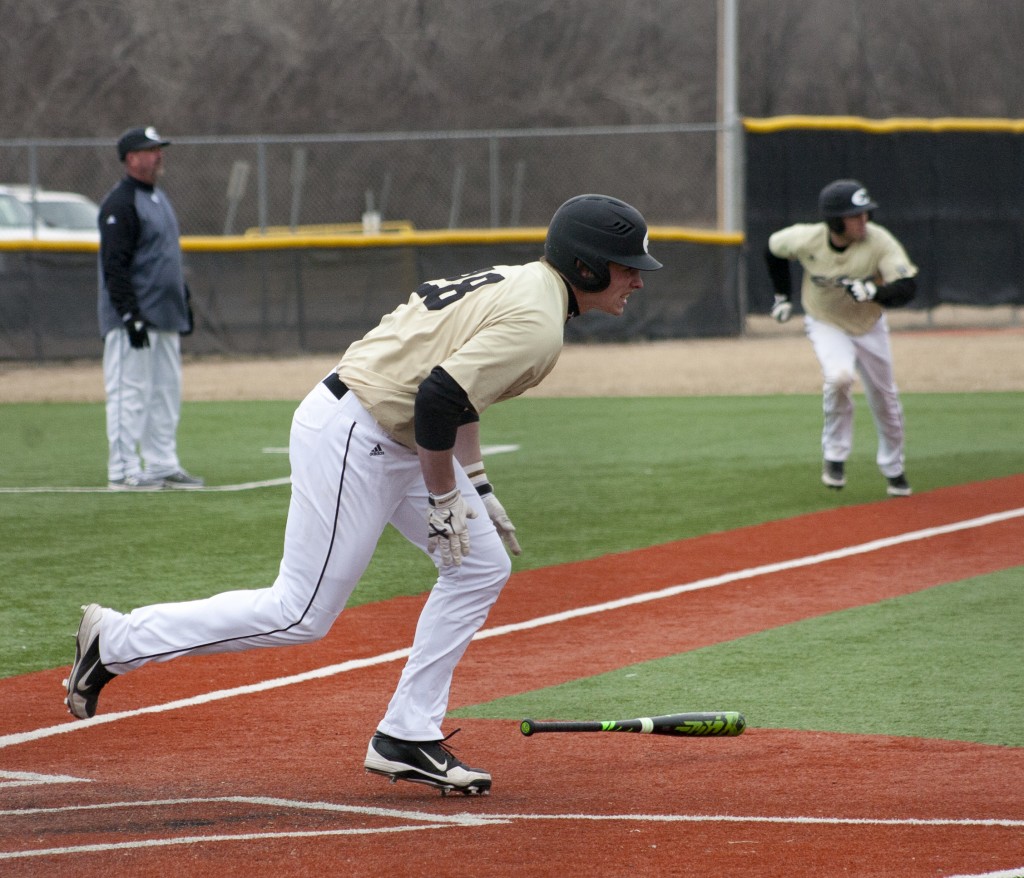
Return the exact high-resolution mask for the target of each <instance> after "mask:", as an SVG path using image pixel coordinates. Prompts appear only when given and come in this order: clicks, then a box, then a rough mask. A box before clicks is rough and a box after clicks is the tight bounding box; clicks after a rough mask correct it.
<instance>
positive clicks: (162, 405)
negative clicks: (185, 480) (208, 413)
mask: <svg viewBox="0 0 1024 878" xmlns="http://www.w3.org/2000/svg"><path fill="white" fill-rule="evenodd" d="M149 350H150V355H149V357H150V385H149V398H148V400H147V402H146V412H145V424H144V427H143V430H142V436H141V437H140V450H141V452H142V459H143V461H144V462H145V466H146V474H147V475H150V476H152V477H154V478H159V477H161V476H169V475H171V474H172V473H176V472H177V471H178V470H180V469H181V464H180V462H179V461H178V447H177V434H178V421H179V419H180V417H181V336H179V335H178V333H176V332H160V331H158V330H155V329H151V330H149Z"/></svg>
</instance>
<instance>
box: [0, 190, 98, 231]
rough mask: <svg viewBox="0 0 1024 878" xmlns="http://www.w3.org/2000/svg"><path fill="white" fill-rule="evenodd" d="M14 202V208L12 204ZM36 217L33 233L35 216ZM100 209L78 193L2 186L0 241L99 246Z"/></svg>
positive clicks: (0, 198)
mask: <svg viewBox="0 0 1024 878" xmlns="http://www.w3.org/2000/svg"><path fill="white" fill-rule="evenodd" d="M12 202H13V204H12ZM33 213H34V214H35V217H36V222H35V229H34V230H33V225H32V216H33ZM99 213H100V208H99V205H98V204H96V202H94V201H93V200H92V199H90V198H86V197H85V196H84V195H79V194H78V193H77V192H54V191H51V190H49V189H36V190H35V191H33V190H32V187H31V186H0V238H4V239H6V240H11V239H15V238H19V239H20V238H29V239H33V238H34V239H38V240H40V241H94V242H97V243H98V242H99V239H100V233H99V227H98V225H97V220H98V218H99Z"/></svg>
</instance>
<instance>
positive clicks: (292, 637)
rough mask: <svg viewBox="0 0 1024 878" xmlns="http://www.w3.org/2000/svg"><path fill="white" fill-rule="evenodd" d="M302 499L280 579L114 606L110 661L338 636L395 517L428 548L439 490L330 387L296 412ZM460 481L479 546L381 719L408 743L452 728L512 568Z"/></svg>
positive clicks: (446, 578) (426, 623) (430, 601)
mask: <svg viewBox="0 0 1024 878" xmlns="http://www.w3.org/2000/svg"><path fill="white" fill-rule="evenodd" d="M289 453H290V459H291V466H292V496H291V503H290V506H289V510H288V521H287V524H286V526H285V539H284V553H283V557H282V559H281V565H280V570H279V572H278V576H277V579H276V581H275V582H274V584H273V585H272V586H271V587H269V588H262V589H254V590H248V591H230V592H225V593H222V594H219V595H216V596H214V597H211V598H207V599H204V600H197V601H187V602H183V603H175V604H157V605H154V606H149V607H143V608H141V609H137V610H134V611H133V612H131V613H129V614H127V615H125V614H122V613H119V612H116V611H114V610H109V609H108V610H104V614H103V621H102V627H101V632H100V653H101V658H102V661H103V663H104V664H105V665H106V666H107V667H108V668H109V669H110V670H111V671H112V672H114V673H123V672H125V671H128V670H131V669H134V668H138V667H140V666H142V665H144V664H146V663H147V662H151V661H166V660H169V659H172V658H176V657H178V656H182V655H197V654H200V653H216V652H233V651H240V650H246V649H252V648H256V647H265V646H283V645H287V644H296V643H305V642H310V641H314V640H318V639H319V638H321V637H323V636H324V635H326V634H327V632H328V631H329V630H330V628H331V625H332V624H333V622H334V620H335V619H336V618H337V617H338V615H339V614H340V613H341V611H342V609H343V608H344V606H345V604H346V602H347V601H348V598H349V596H350V595H351V594H352V591H353V589H354V588H355V587H356V585H357V583H358V582H359V579H360V577H361V576H362V574H363V571H364V570H365V569H366V566H367V565H368V564H369V562H370V559H371V557H372V555H373V552H374V549H375V548H376V545H377V541H378V539H379V538H380V535H381V533H382V532H383V530H384V528H385V526H386V525H387V524H388V523H390V524H392V525H394V526H395V527H396V528H397V529H398V531H399V532H400V533H401V534H402V535H403V536H405V538H406V539H407V540H409V542H411V543H412V544H413V545H415V546H417V547H418V548H420V549H421V550H422V551H424V552H426V544H427V522H426V517H427V509H428V503H427V489H426V486H425V485H424V483H423V477H422V475H421V472H420V467H419V460H418V458H417V456H416V454H415V453H414V452H413V451H410V450H409V449H408V448H406V447H404V446H403V445H399V444H398V443H396V442H394V441H393V440H392V439H390V438H389V437H388V435H387V434H386V433H385V432H384V431H383V430H381V429H380V427H379V426H377V423H376V422H375V421H374V420H373V418H372V417H371V416H370V415H369V414H368V413H367V412H366V410H365V409H364V408H363V407H362V405H360V403H359V401H358V400H357V399H356V398H355V396H354V394H352V393H347V394H345V395H344V396H343V397H342V398H341V399H340V400H339V399H337V398H335V396H334V395H333V394H332V393H331V391H330V390H328V389H327V388H326V387H325V386H324V385H322V384H318V385H317V386H316V387H315V388H314V389H313V390H312V391H311V392H310V393H309V395H308V396H307V397H306V399H305V400H303V402H302V403H301V404H300V405H299V407H298V409H297V410H296V412H295V416H294V418H293V420H292V429H291V440H290V448H289ZM456 478H457V482H458V486H459V489H460V490H461V491H462V494H463V497H464V498H465V500H466V502H467V503H468V504H470V505H471V506H472V507H473V508H474V509H475V510H476V512H477V517H476V518H475V519H470V520H469V521H468V527H469V534H470V541H471V549H470V554H469V555H467V556H466V557H465V558H464V559H463V562H462V565H461V566H458V567H454V566H451V567H441V566H440V560H439V558H437V557H434V563H435V566H437V567H438V577H437V581H436V583H435V585H434V587H433V589H432V590H431V592H430V595H429V597H428V598H427V601H426V604H425V606H424V608H423V610H422V612H421V614H420V618H419V623H418V625H417V628H416V635H415V638H414V640H413V645H412V649H411V653H410V655H409V658H408V660H407V662H406V665H405V668H404V670H403V672H402V675H401V679H400V681H399V683H398V688H397V690H396V691H395V694H394V696H393V698H392V699H391V703H390V705H389V707H388V709H387V713H386V715H385V717H384V719H383V721H382V722H381V723H380V725H379V729H380V731H382V732H385V733H386V734H389V735H393V736H394V737H397V738H402V739H405V740H421V741H432V740H438V739H440V738H442V737H443V734H442V732H441V724H442V721H443V720H444V716H445V713H446V711H447V706H448V694H449V689H450V686H451V680H452V675H453V673H454V671H455V666H456V664H458V662H459V659H460V658H461V657H462V655H463V653H464V652H465V650H466V648H467V647H468V646H469V643H470V640H471V639H472V638H473V635H474V634H475V633H476V632H477V631H478V630H479V629H480V627H481V626H482V625H483V623H484V621H485V620H486V618H487V614H488V612H489V611H490V608H491V607H492V606H493V605H494V602H495V601H496V600H497V598H498V595H499V594H500V592H501V589H502V587H503V586H504V584H505V582H506V581H507V580H508V577H509V575H510V573H511V561H510V560H509V557H508V555H507V554H506V551H505V547H504V544H503V543H502V541H501V539H500V537H499V536H498V534H497V531H496V530H495V528H494V525H493V524H492V523H491V521H490V519H489V518H488V516H487V511H486V509H485V507H484V505H483V502H482V501H481V500H480V498H479V497H478V496H477V493H476V491H475V490H474V488H473V486H472V484H471V483H470V481H469V479H468V478H467V477H466V475H465V472H464V471H463V470H462V469H461V467H459V466H456Z"/></svg>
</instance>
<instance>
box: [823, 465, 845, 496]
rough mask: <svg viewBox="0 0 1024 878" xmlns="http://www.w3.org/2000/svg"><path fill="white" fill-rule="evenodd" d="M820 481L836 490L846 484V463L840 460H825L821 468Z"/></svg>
mask: <svg viewBox="0 0 1024 878" xmlns="http://www.w3.org/2000/svg"><path fill="white" fill-rule="evenodd" d="M821 481H822V484H824V485H827V486H828V487H830V488H835V489H836V490H837V491H838V490H839V489H840V488H842V487H843V486H844V485H845V484H846V464H845V463H843V461H841V460H826V461H825V463H824V465H823V466H822V468H821Z"/></svg>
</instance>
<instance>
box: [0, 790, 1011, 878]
mask: <svg viewBox="0 0 1024 878" xmlns="http://www.w3.org/2000/svg"><path fill="white" fill-rule="evenodd" d="M198 804H231V805H250V806H251V805H258V806H267V807H272V808H275V809H281V808H291V809H294V810H296V811H317V812H333V813H338V814H351V815H357V816H359V817H379V818H382V819H387V820H399V821H405V822H404V823H402V824H400V825H398V826H379V827H370V826H360V827H358V828H337V829H317V830H293V831H289V832H259V833H239V834H230V835H228V834H216V835H190V836H181V837H178V838H158V839H153V838H151V839H137V840H134V841H127V842H114V843H107V844H88V845H68V846H64V847H50V848H41V849H39V848H37V849H29V850H20V851H0V861H2V860H16V859H27V858H30V857H42V856H59V855H67V854H80V853H96V852H102V851H114V850H129V849H138V848H153V847H167V846H171V845H184V844H198V843H206V844H209V843H218V842H232V841H258V840H266V839H278V838H323V837H328V836H342V835H374V834H382V833H395V832H412V831H417V830H424V829H450V828H461V827H477V826H494V825H501V824H509V823H514V822H524V821H548V820H560V821H564V822H579V821H584V820H586V821H601V822H625V823H748V824H758V823H760V824H778V825H807V824H812V825H824V826H898V827H979V826H980V827H1007V828H1012V829H1017V828H1020V827H1024V820H1000V819H971V818H965V819H951V818H934V819H930V818H906V819H897V818H881V819H874V818H869V817H865V818H861V817H820V816H819V817H802V816H793V817H785V816H776V817H765V816H761V815H752V816H751V815H733V814H492V813H486V814H469V813H465V812H463V813H459V814H434V813H429V812H425V811H410V810H405V809H394V808H376V807H366V806H359V805H341V804H337V803H333V802H302V801H296V800H294V799H281V798H277V797H271V796H218V797H212V798H187V799H159V800H153V801H148V802H106V803H99V804H91V805H67V806H61V807H56V808H24V809H8V810H0V817H4V818H6V819H7V820H8V821H10V820H14V819H17V818H19V817H37V816H43V815H66V814H69V813H72V812H76V811H78V812H82V811H93V812H96V811H104V810H112V809H117V808H131V809H132V811H133V812H135V813H137V812H139V811H140V810H141V809H144V808H164V807H183V806H194V805H198ZM1016 874H1019V873H1015V872H1012V871H1007V872H989V873H986V875H985V876H980V875H979V876H961V878H1011V876H1014V875H1016Z"/></svg>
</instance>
